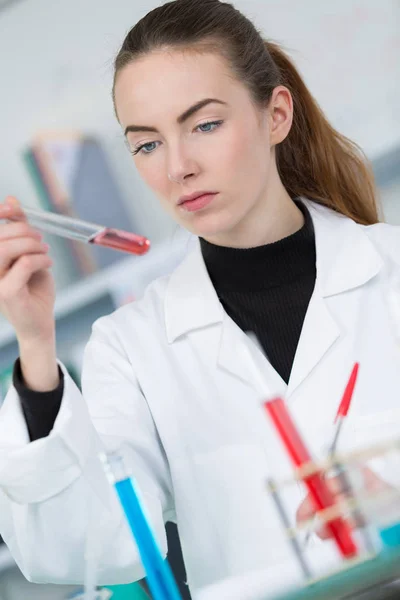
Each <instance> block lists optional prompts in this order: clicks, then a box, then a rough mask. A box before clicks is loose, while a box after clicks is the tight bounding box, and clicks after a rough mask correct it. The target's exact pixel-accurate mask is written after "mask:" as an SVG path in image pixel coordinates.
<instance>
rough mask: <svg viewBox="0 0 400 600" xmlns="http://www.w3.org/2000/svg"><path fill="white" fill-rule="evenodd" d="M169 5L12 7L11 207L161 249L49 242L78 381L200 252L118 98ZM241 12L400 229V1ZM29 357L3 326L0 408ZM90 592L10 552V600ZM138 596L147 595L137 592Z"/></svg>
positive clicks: (63, 342)
mask: <svg viewBox="0 0 400 600" xmlns="http://www.w3.org/2000/svg"><path fill="white" fill-rule="evenodd" d="M162 3H163V2H155V1H153V0H115V1H114V2H110V1H109V0H68V1H66V0H65V1H63V0H0V89H1V97H0V107H1V110H0V136H1V142H0V201H2V202H3V201H4V198H5V197H6V196H7V195H9V194H12V195H15V196H17V198H18V199H19V200H20V201H21V202H22V204H24V205H26V206H29V207H37V208H46V209H48V210H53V211H55V212H61V213H64V214H74V215H76V216H80V217H82V218H85V219H86V220H89V221H92V222H95V223H96V222H97V223H99V224H101V225H109V226H114V227H120V228H123V229H127V230H130V231H133V232H135V233H139V234H142V235H145V236H147V237H148V238H149V239H150V240H151V242H152V250H151V251H150V253H149V254H147V255H145V256H143V257H134V256H128V255H126V254H123V253H120V252H115V251H112V250H103V251H102V252H97V253H96V252H93V250H92V249H90V252H89V250H88V248H86V246H84V245H83V244H76V243H70V242H66V241H65V240H62V239H61V238H56V237H54V236H45V241H47V242H48V243H50V245H51V250H50V255H51V256H52V258H53V259H54V261H55V262H54V267H53V272H54V275H55V278H56V286H57V302H56V318H57V344H58V355H59V358H60V359H61V360H63V361H64V363H65V364H66V366H67V367H68V369H69V370H70V372H71V374H72V376H73V377H74V378H75V380H76V381H77V383H78V385H79V380H80V369H81V360H82V352H83V348H84V346H85V344H86V342H87V340H88V337H89V335H90V330H91V325H92V323H93V321H94V320H95V319H97V318H98V317H100V316H101V315H104V314H107V313H110V312H112V311H113V310H115V309H116V308H117V307H118V306H121V305H122V304H124V303H125V302H130V301H132V300H134V299H135V298H137V297H139V296H140V295H141V294H142V293H143V290H144V288H145V286H146V285H147V284H148V283H149V282H150V281H151V280H152V279H154V278H155V277H157V276H159V275H161V274H164V273H166V272H168V271H169V270H171V269H172V268H173V267H174V266H175V264H177V262H178V261H179V260H180V258H181V257H182V256H183V254H184V252H185V249H186V247H187V242H188V235H187V234H186V233H185V232H184V231H183V230H180V229H179V228H178V227H177V226H176V225H175V224H174V222H173V221H172V220H171V219H170V217H168V216H167V215H166V214H165V213H164V212H163V211H162V209H161V208H160V207H159V205H158V202H157V200H156V199H155V198H154V197H153V196H152V194H151V192H150V191H149V190H148V189H147V188H146V187H145V185H144V184H143V183H142V182H141V181H140V180H139V178H138V176H137V173H136V172H135V168H134V165H133V160H132V157H131V155H130V154H129V152H128V150H127V148H126V146H125V143H124V139H123V134H122V131H121V130H120V128H119V126H118V123H117V121H116V119H115V117H114V114H113V107H112V101H111V85H112V64H113V59H114V57H115V55H116V53H117V52H118V50H119V47H120V45H121V43H122V41H123V39H124V37H125V34H126V33H127V31H128V30H129V29H130V28H131V27H132V25H133V24H134V23H135V22H136V21H137V20H138V19H140V18H141V17H142V16H143V15H144V14H145V13H147V12H148V11H149V10H151V9H152V8H154V7H155V6H157V5H160V4H162ZM234 4H235V5H236V6H237V7H238V8H239V9H240V10H242V11H243V12H244V13H245V14H246V15H247V16H249V17H250V18H251V19H252V20H253V22H254V23H255V24H256V26H257V27H258V28H259V29H260V30H261V31H262V32H263V33H264V35H265V36H266V37H268V38H270V39H273V40H275V41H277V42H278V43H281V44H282V45H283V46H284V47H285V49H286V50H287V51H288V52H289V53H290V55H291V56H292V58H293V59H294V61H295V62H296V64H297V65H298V67H299V69H300V71H301V73H302V75H303V77H304V79H305V81H306V83H307V85H308V86H309V88H310V90H311V92H312V93H313V95H314V96H315V97H316V99H317V100H318V102H319V103H320V105H321V106H322V108H323V109H324V110H325V112H326V114H327V115H328V117H329V119H330V121H331V123H332V124H333V125H334V126H335V127H336V128H337V129H339V130H340V131H341V132H342V133H344V134H345V135H346V136H348V137H350V138H352V139H353V140H354V141H356V142H357V143H358V144H359V145H360V146H361V147H362V148H363V150H364V151H365V152H366V154H367V156H368V157H369V159H370V160H371V161H372V163H373V167H374V171H375V176H376V180H377V183H378V186H379V193H380V197H381V201H382V207H383V218H384V220H386V221H388V222H390V223H395V224H400V116H399V97H400V2H399V0H380V1H379V2H378V1H376V0H359V1H357V0H336V1H335V2H327V1H325V2H321V1H320V0H306V1H305V2H301V3H300V2H297V1H296V0H275V1H274V0H236V1H234ZM17 355H18V349H17V344H16V340H15V337H14V333H13V330H12V328H11V327H10V326H9V325H8V324H7V323H6V322H5V321H4V320H3V319H2V318H0V401H1V398H2V397H3V396H4V394H5V392H6V390H7V388H8V386H9V383H10V376H11V370H12V366H13V363H14V361H15V359H16V357H17ZM78 591H79V590H77V589H76V587H73V586H70V587H64V586H56V587H55V586H52V585H46V586H43V585H34V584H30V583H28V582H26V581H25V580H24V579H23V577H22V576H21V574H20V573H19V571H18V569H17V567H16V566H15V564H14V562H13V560H12V558H11V557H10V555H9V553H8V550H7V548H6V547H5V546H4V544H3V545H2V546H0V600H11V599H16V598H18V599H22V598H24V599H27V600H30V599H34V598H41V599H43V600H44V599H47V598H49V599H50V598H51V599H54V600H56V599H61V598H63V599H65V598H71V597H72V595H75V594H76V593H77V592H78ZM104 593H105V592H104ZM110 593H111V592H110ZM113 593H114V595H113V598H122V597H123V595H122V594H123V593H126V594H127V593H128V592H127V591H126V590H125V591H124V590H122V589H120V590H114V592H113ZM137 594H139V592H137ZM124 597H126V598H128V597H129V598H134V597H137V598H139V597H140V596H139V595H137V596H134V591H133V590H132V589H131V590H130V591H129V595H125V596H124ZM104 598H106V595H104Z"/></svg>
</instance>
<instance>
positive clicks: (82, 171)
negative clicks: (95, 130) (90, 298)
mask: <svg viewBox="0 0 400 600" xmlns="http://www.w3.org/2000/svg"><path fill="white" fill-rule="evenodd" d="M24 159H25V163H26V165H27V167H28V169H29V172H30V174H31V177H32V180H33V183H34V185H35V187H36V190H37V192H38V195H39V198H40V202H41V204H42V207H43V208H44V209H46V210H50V211H52V212H56V213H59V214H63V215H65V216H70V217H75V218H80V219H83V220H85V221H89V222H91V223H96V224H99V225H102V226H105V227H115V228H120V229H125V230H131V231H133V230H134V225H133V223H132V222H131V218H130V215H129V213H128V211H127V209H126V207H125V205H124V201H123V198H122V194H121V192H120V190H119V189H118V185H117V182H116V180H115V177H114V175H113V174H112V171H111V167H110V165H109V161H108V159H107V156H106V154H105V152H104V150H103V148H102V146H101V144H100V142H99V141H98V140H97V139H95V138H93V137H89V136H85V135H83V134H81V133H79V132H71V133H59V132H54V133H48V134H40V135H38V136H37V137H36V139H35V140H34V142H33V143H32V145H31V146H30V147H29V148H28V149H27V150H26V151H25V152H24ZM65 244H66V249H67V250H68V251H69V254H70V259H71V260H73V262H74V265H75V268H76V269H75V270H76V272H77V275H87V274H90V273H93V272H95V271H96V270H99V269H102V268H103V267H108V266H110V265H112V264H114V263H115V262H118V261H119V260H120V259H121V258H122V257H123V254H122V253H120V252H116V251H113V250H109V249H107V248H104V247H101V246H95V245H91V244H90V245H89V244H82V243H81V242H77V241H74V240H65Z"/></svg>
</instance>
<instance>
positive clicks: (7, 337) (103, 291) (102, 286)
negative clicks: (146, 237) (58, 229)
mask: <svg viewBox="0 0 400 600" xmlns="http://www.w3.org/2000/svg"><path fill="white" fill-rule="evenodd" d="M182 249H183V247H182V245H181V244H178V245H177V246H175V247H174V246H173V245H172V244H171V245H170V244H168V245H163V244H159V245H157V246H154V247H153V248H151V249H150V251H149V252H148V254H145V255H144V256H128V257H124V258H122V259H121V260H120V261H119V262H118V263H117V264H115V265H112V266H111V267H108V268H106V269H102V270H101V271H100V272H99V273H94V274H93V275H89V276H87V277H85V278H84V279H82V280H81V281H78V282H77V283H74V284H72V285H70V286H68V287H67V288H65V289H63V290H61V291H60V292H59V293H58V294H57V296H56V302H55V307H54V316H55V319H56V320H59V319H61V318H64V317H67V316H69V315H72V314H73V313H75V312H77V311H79V310H80V309H82V308H83V307H84V306H87V305H89V304H91V303H93V302H95V301H96V300H98V299H99V298H101V297H103V296H106V295H108V294H111V295H112V294H113V291H117V288H118V285H119V284H122V283H124V282H126V278H127V276H128V277H129V276H130V275H131V276H132V277H134V278H135V279H136V280H137V281H138V285H139V287H140V281H142V282H144V283H145V284H148V283H150V281H151V280H152V279H154V278H155V277H157V276H159V275H160V274H162V273H163V272H167V271H168V270H170V269H171V267H172V266H174V265H175V264H176V262H177V260H178V259H179V257H180V256H181V255H182ZM167 253H168V254H167ZM15 339H16V338H15V332H14V329H13V327H11V325H10V324H9V323H8V322H7V321H6V320H5V319H4V320H2V321H1V323H0V349H1V348H2V347H4V346H6V345H7V344H10V343H12V342H14V341H15Z"/></svg>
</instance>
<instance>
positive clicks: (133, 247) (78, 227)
mask: <svg viewBox="0 0 400 600" xmlns="http://www.w3.org/2000/svg"><path fill="white" fill-rule="evenodd" d="M21 209H22V210H23V212H24V213H25V216H26V218H27V221H28V223H30V224H31V225H32V226H33V227H35V228H37V229H39V230H41V231H44V232H47V233H51V234H54V235H59V236H61V237H66V238H69V239H72V240H78V241H80V242H84V243H86V244H96V245H98V246H105V247H106V248H112V249H114V250H121V251H122V252H129V253H131V254H137V255H142V254H146V252H148V250H149V249H150V241H149V240H148V239H147V238H146V237H144V236H141V235H137V234H135V233H131V232H129V231H123V230H121V229H113V228H110V227H103V226H102V225H96V224H95V223H89V222H88V221H83V220H82V219H75V218H73V217H67V216H65V215H59V214H57V213H52V212H49V211H44V210H39V209H35V208H27V207H24V206H21ZM7 220H9V221H10V220H20V219H17V218H15V219H14V218H13V219H7Z"/></svg>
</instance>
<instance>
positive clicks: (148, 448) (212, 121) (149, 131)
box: [0, 0, 400, 597]
mask: <svg viewBox="0 0 400 600" xmlns="http://www.w3.org/2000/svg"><path fill="white" fill-rule="evenodd" d="M113 99H114V104H115V113H116V116H117V119H118V121H119V123H120V125H121V128H122V130H123V132H124V134H125V136H126V140H127V143H128V146H129V149H130V151H131V152H132V154H133V161H134V163H135V166H136V168H137V169H138V172H139V173H140V175H141V177H142V178H143V179H144V181H145V182H146V183H147V184H148V186H149V188H150V189H151V190H152V191H153V192H154V194H156V196H157V197H158V198H159V200H160V203H161V205H162V206H163V207H164V208H165V210H167V211H168V212H169V213H170V214H171V215H172V216H173V218H174V219H175V220H176V221H177V223H179V224H180V225H182V226H183V227H184V228H186V229H187V230H188V231H189V232H191V233H192V234H193V237H192V241H191V244H192V247H191V248H190V251H189V252H188V254H187V256H186V257H185V258H184V260H183V261H182V263H181V264H180V265H179V266H178V268H177V269H176V270H175V271H174V272H173V273H172V274H171V275H170V276H168V277H163V278H161V279H159V280H157V281H155V282H154V283H153V284H151V285H150V286H149V288H148V289H147V291H146V293H145V295H144V297H143V299H141V300H139V301H137V302H135V303H132V304H129V305H127V306H124V307H122V308H120V309H119V310H117V311H115V312H114V313H113V314H111V315H108V316H105V317H102V318H101V319H99V320H98V321H96V323H95V324H94V326H93V331H92V336H91V338H90V341H89V343H88V345H87V348H86V352H85V360H84V366H83V374H82V387H83V397H82V396H81V394H80V392H79V390H78V389H77V387H76V386H75V385H74V383H73V381H72V379H71V378H70V376H69V375H68V373H67V371H66V369H65V368H64V366H63V364H61V363H60V362H59V361H57V358H56V344H55V323H54V317H53V304H54V286H53V278H52V275H51V272H50V270H49V267H50V266H51V263H50V260H49V258H48V257H47V254H46V252H47V249H46V247H43V245H42V244H41V242H40V240H39V239H38V236H37V233H36V232H35V231H34V230H33V229H32V228H31V227H30V226H28V224H27V223H26V222H21V223H12V224H9V223H8V224H3V225H1V227H0V250H1V251H0V276H1V279H0V305H1V310H2V313H3V314H4V315H5V316H6V317H7V319H8V320H9V321H10V323H11V324H12V325H13V326H14V328H15V331H16V335H17V338H18V342H19V350H20V356H19V359H18V360H17V361H16V364H15V370H14V384H13V386H12V387H11V388H10V390H9V393H8V396H7V398H6V400H5V402H4V405H3V407H2V409H1V411H0V440H1V442H0V443H1V454H0V456H1V463H0V482H1V486H2V491H1V510H0V524H1V534H2V536H3V537H4V539H5V541H6V542H7V544H8V545H9V547H10V549H11V552H12V553H13V555H14V557H15V559H16V561H17V563H18V565H19V566H20V568H21V569H22V571H23V573H24V574H25V575H26V577H28V578H29V579H32V580H34V581H52V582H60V583H62V582H78V581H82V579H83V573H84V555H85V539H86V534H87V522H88V517H89V514H90V516H91V518H92V519H93V520H94V522H96V523H97V524H98V527H96V531H97V535H98V540H97V545H96V548H97V550H98V553H99V579H100V582H104V583H123V582H128V581H132V580H134V579H138V578H140V577H142V576H143V570H142V567H141V564H140V560H139V557H138V554H137V551H136V549H135V547H134V545H133V543H132V540H131V537H130V535H129V533H128V531H127V528H126V527H125V525H124V522H123V520H122V518H121V513H120V511H119V506H118V503H117V500H116V499H115V497H114V492H113V490H112V489H110V486H109V484H108V483H107V481H106V479H105V476H104V474H103V471H102V466H101V464H100V462H99V460H98V454H99V452H100V451H104V450H106V451H108V450H114V449H117V450H118V451H119V452H121V453H122V454H123V456H124V459H125V461H126V464H127V466H128V467H129V468H130V469H131V471H132V472H133V474H134V476H135V477H136V480H137V481H138V484H139V486H140V489H141V492H142V494H143V498H144V501H145V504H146V509H147V511H148V513H149V515H150V517H151V520H152V523H153V526H154V529H155V531H156V533H157V536H158V540H159V543H160V545H161V547H162V549H163V551H166V537H165V528H164V524H165V522H166V521H175V522H176V523H177V525H178V529H179V533H180V538H181V541H182V548H183V555H184V559H185V564H186V569H187V576H188V582H189V586H190V588H191V590H192V593H193V592H196V591H198V590H199V589H200V588H203V587H205V586H208V585H210V584H213V583H215V582H218V581H220V580H223V579H225V578H229V577H231V576H233V575H241V574H243V575H245V574H249V573H251V572H253V571H254V570H264V571H266V572H268V573H270V574H271V578H278V579H279V577H282V575H280V573H281V572H280V571H279V569H280V565H281V563H282V561H284V560H286V558H287V557H288V555H289V551H288V546H287V540H286V537H285V535H284V533H283V531H282V529H281V525H280V522H279V518H278V515H277V513H276V511H275V509H274V505H273V503H272V500H271V499H270V498H269V496H268V494H267V492H266V489H265V480H266V477H267V476H268V474H272V475H274V476H277V475H279V476H284V475H285V474H288V473H290V465H289V464H288V461H287V459H286V458H285V456H284V452H283V449H282V447H281V446H280V444H279V440H277V439H276V436H275V435H274V432H273V430H272V429H271V425H270V424H269V422H268V420H267V417H266V416H265V414H264V412H263V409H262V406H261V404H260V401H261V400H262V399H263V398H264V399H265V398H268V397H273V396H275V395H277V394H282V395H284V397H285V398H286V402H287V404H288V406H289V409H290V410H291V412H292V415H293V417H294V418H295V420H296V422H297V423H298V426H299V428H300V429H301V431H302V432H303V434H304V435H305V437H306V438H307V441H308V444H309V446H310V449H311V451H312V452H313V454H314V456H316V457H318V456H319V457H322V456H324V454H325V452H326V445H327V443H328V441H329V436H330V435H331V428H332V422H333V419H334V415H335V413H336V410H337V406H338V403H339V401H340V397H341V395H342V393H343V389H344V386H345V383H346V381H347V379H348V376H349V373H350V371H351V367H352V365H353V364H354V362H355V361H359V362H360V374H359V379H358V383H357V387H356V391H355V394H354V398H353V405H352V408H351V412H350V415H349V420H348V426H347V431H345V432H344V435H343V438H342V439H341V442H340V443H341V444H342V447H343V448H351V447H354V446H355V445H358V444H361V443H364V442H365V443H366V442H372V441H373V440H374V439H375V438H376V437H378V436H380V435H386V434H388V435H389V434H396V433H398V430H399V429H400V427H399V423H400V419H399V408H397V406H396V402H395V400H396V393H395V391H394V390H396V389H398V386H399V385H400V369H399V368H398V367H399V354H398V349H397V345H396V343H397V342H396V339H395V336H394V333H393V331H394V327H393V321H392V320H391V315H390V311H389V310H388V306H387V303H386V290H387V289H388V287H387V286H388V282H389V281H390V277H389V275H390V273H391V272H392V271H396V269H397V267H398V260H399V258H398V257H399V256H400V239H399V232H398V229H397V228H395V227H391V226H389V225H385V224H378V223H377V221H378V215H377V207H376V198H375V191H374V184H373V179H372V175H371V170H370V168H369V166H368V165H367V163H366V161H365V159H364V157H363V155H362V153H361V152H360V150H359V149H358V148H357V147H356V145H355V144H353V143H352V142H351V141H350V140H348V139H346V138H345V137H344V136H342V135H340V134H339V133H338V132H337V131H335V130H334V129H333V128H332V127H331V126H330V125H329V123H328V122H327V120H326V118H325V117H324V115H323V113H322V112H321V110H320V108H319V107H318V105H317V104H316V102H315V101H314V99H313V98H312V96H311V94H310V93H309V91H308V90H307V88H306V86H305V85H304V83H303V81H302V79H301V77H300V76H299V74H298V72H297V71H296V69H295V67H294V66H293V64H292V63H291V61H290V60H289V58H288V57H287V56H286V55H285V54H284V52H283V51H282V50H281V49H280V48H279V47H278V46H277V45H275V44H272V43H270V42H268V41H265V40H263V39H262V37H261V36H260V34H259V32H258V31H257V30H256V28H255V27H254V25H253V24H252V23H251V22H250V21H249V20H248V19H247V18H246V17H245V16H244V15H242V14H241V13H240V12H239V11H237V10H236V9H235V8H234V7H233V6H232V5H230V4H227V3H223V2H219V1H218V0H177V1H176V2H169V3H167V4H165V5H163V6H160V7H157V8H156V9H154V10H152V11H151V12H150V13H148V14H147V15H146V16H145V17H144V18H143V19H141V21H139V23H137V24H136V25H135V26H134V27H133V29H132V30H131V31H130V32H129V33H128V35H127V37H126V39H125V40H124V42H123V45H122V48H121V50H120V52H119V54H118V56H117V58H116V61H115V80H114V88H113ZM110 210H112V206H110ZM10 214H14V216H15V215H20V217H21V220H23V213H22V211H21V208H20V207H19V203H18V201H17V200H16V199H13V198H9V199H7V200H6V202H5V203H4V204H3V205H2V206H1V208H0V217H3V218H4V217H6V216H9V215H10ZM389 267H390V269H389ZM248 331H252V332H254V333H255V334H256V335H257V337H258V339H259V341H260V344H261V346H262V349H263V352H260V350H259V349H258V348H257V347H256V345H254V343H253V342H252V340H251V339H250V338H249V336H247V335H246V333H247V332H248ZM256 371H257V373H256ZM255 373H256V374H255ZM257 374H259V377H258V375H257ZM260 378H261V379H262V381H263V383H262V385H261V384H260V383H259V381H260ZM369 474H370V477H372V479H373V484H374V485H376V484H377V483H379V481H380V478H383V475H382V473H380V472H378V471H372V470H371V471H369ZM304 496H305V493H304V491H303V490H302V489H301V488H300V487H297V488H295V489H288V490H286V491H285V494H284V500H285V501H286V506H287V509H288V512H289V515H290V518H291V520H292V521H293V523H294V522H295V520H296V515H297V518H298V519H299V518H304V516H305V515H308V514H309V513H310V510H309V508H308V505H307V500H306V501H305V502H303V500H304ZM321 537H322V538H323V537H324V535H323V534H322V533H321ZM318 543H320V546H318V548H317V553H318V556H319V557H320V558H321V557H323V555H324V552H325V550H326V553H327V554H329V552H330V550H331V543H330V541H329V540H328V541H325V542H323V541H319V542H318ZM321 560H322V558H321ZM324 560H325V559H324ZM326 560H327V561H328V560H330V559H329V558H326ZM285 577H286V580H285V582H283V581H281V582H280V584H281V585H284V584H285V583H290V581H291V580H292V581H293V580H294V578H295V575H294V574H293V573H292V572H291V574H290V575H286V576H285ZM271 581H272V579H271ZM219 597H221V596H219Z"/></svg>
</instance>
